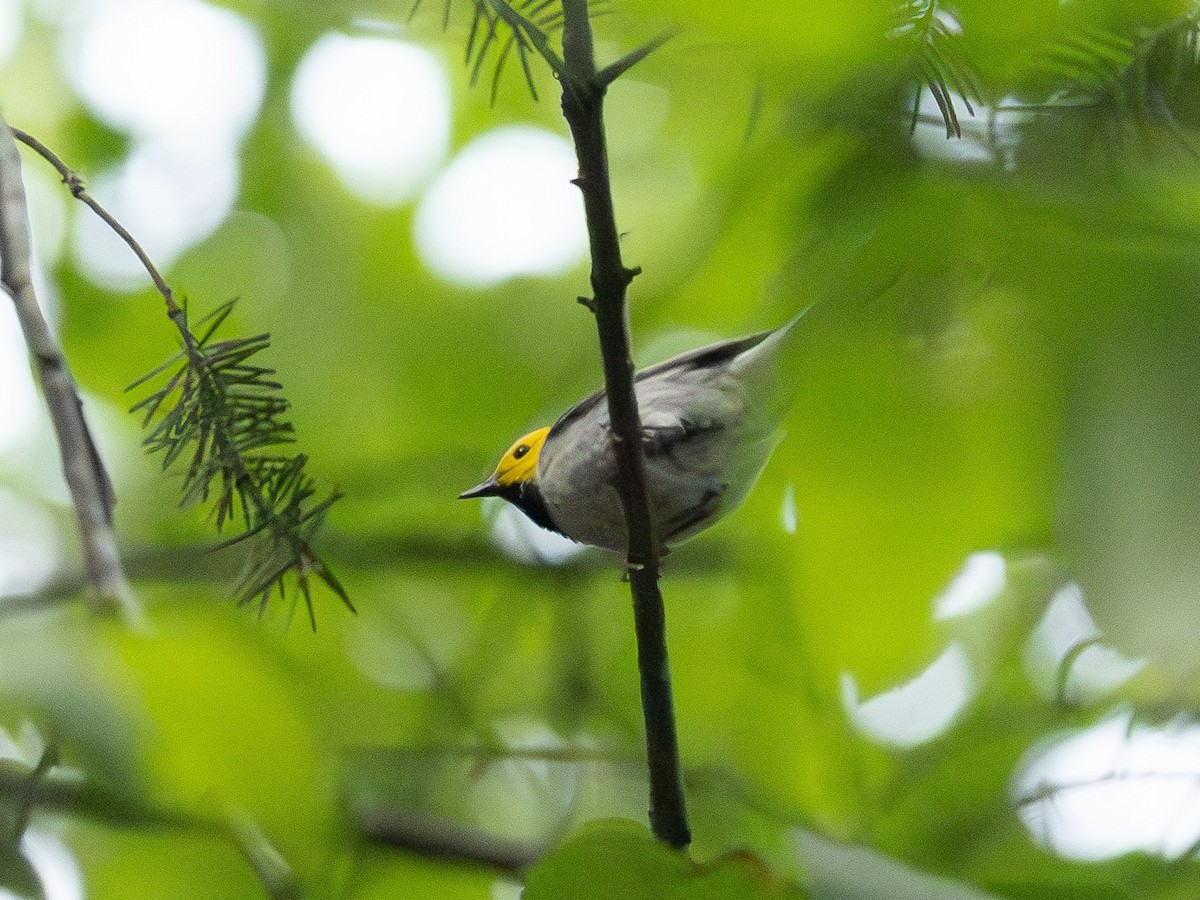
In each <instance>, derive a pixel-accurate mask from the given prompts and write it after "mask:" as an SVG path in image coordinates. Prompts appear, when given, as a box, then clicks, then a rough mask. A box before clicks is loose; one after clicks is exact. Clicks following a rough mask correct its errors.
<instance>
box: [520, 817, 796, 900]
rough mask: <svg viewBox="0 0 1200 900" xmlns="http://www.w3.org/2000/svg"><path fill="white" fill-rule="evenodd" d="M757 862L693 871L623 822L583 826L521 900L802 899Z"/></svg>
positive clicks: (538, 869) (719, 863) (734, 861)
mask: <svg viewBox="0 0 1200 900" xmlns="http://www.w3.org/2000/svg"><path fill="white" fill-rule="evenodd" d="M805 896H807V895H806V894H805V893H804V892H803V891H801V890H800V889H799V888H798V887H796V886H794V885H791V884H787V883H785V882H782V881H780V880H778V879H776V878H775V877H774V876H773V875H772V874H771V873H770V872H769V871H768V870H767V868H766V866H765V865H764V864H763V863H762V862H761V861H760V860H758V859H757V858H755V857H751V856H737V857H727V858H722V859H719V860H716V861H714V862H711V863H705V864H702V865H697V864H696V863H694V862H692V861H691V860H690V859H689V858H688V857H687V856H686V855H685V854H683V853H678V852H676V851H674V850H671V849H669V848H668V847H666V846H665V845H663V844H661V843H659V842H658V841H656V840H655V839H654V837H653V836H652V835H651V834H650V832H649V831H647V830H646V829H645V828H644V827H642V826H641V825H637V824H635V823H633V822H629V821H625V820H615V819H614V820H607V821H601V822H594V823H591V824H589V825H587V826H586V827H584V828H583V829H582V830H581V831H580V832H579V833H578V834H576V835H575V836H574V837H572V838H571V839H570V840H568V841H567V843H566V844H564V845H563V846H562V847H560V848H559V849H558V850H556V851H554V852H553V853H551V854H550V855H549V856H547V857H546V858H545V859H544V860H542V862H540V863H539V864H538V865H537V866H535V867H534V869H533V870H532V871H531V872H530V873H529V877H528V880H527V881H526V885H525V894H524V898H525V900H562V898H564V897H571V898H577V900H802V898H804V897H805Z"/></svg>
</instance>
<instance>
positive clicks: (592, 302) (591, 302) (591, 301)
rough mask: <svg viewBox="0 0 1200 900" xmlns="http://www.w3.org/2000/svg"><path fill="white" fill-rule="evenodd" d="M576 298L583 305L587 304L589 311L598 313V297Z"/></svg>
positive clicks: (593, 313)
mask: <svg viewBox="0 0 1200 900" xmlns="http://www.w3.org/2000/svg"><path fill="white" fill-rule="evenodd" d="M575 299H576V300H578V301H579V303H580V304H581V305H583V306H586V307H587V309H588V312H590V313H591V314H592V315H595V314H596V298H595V297H576V298H575Z"/></svg>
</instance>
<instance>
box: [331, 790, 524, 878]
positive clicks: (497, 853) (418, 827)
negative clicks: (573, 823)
mask: <svg viewBox="0 0 1200 900" xmlns="http://www.w3.org/2000/svg"><path fill="white" fill-rule="evenodd" d="M351 815H352V816H353V818H354V821H355V823H356V824H357V826H358V830H359V831H360V832H361V833H362V834H363V835H364V836H365V837H367V838H368V839H370V840H372V841H375V842H376V843H380V844H385V845H387V846H389V847H395V848H398V849H400V850H407V851H408V852H410V853H417V854H420V855H421V856H425V857H432V858H435V859H455V860H464V861H468V862H476V863H482V864H484V865H486V866H491V867H493V868H496V869H500V870H501V871H504V872H514V873H515V872H519V871H521V870H522V869H525V868H527V867H529V866H531V865H533V864H534V863H535V862H537V860H538V859H539V858H541V856H542V855H543V854H544V853H545V849H546V848H543V847H538V846H535V845H533V844H526V843H521V842H517V841H507V840H504V839H503V838H499V837H496V836H494V835H490V834H486V833H484V832H481V831H477V830H475V829H471V828H466V827H464V826H462V825H457V824H455V823H453V822H449V821H447V820H444V819H435V818H432V817H430V816H427V815H422V814H417V813H413V812H411V811H408V810H404V809H399V808H397V807H395V806H390V805H386V804H382V803H370V804H361V805H360V806H358V807H357V808H355V809H353V810H352V811H351Z"/></svg>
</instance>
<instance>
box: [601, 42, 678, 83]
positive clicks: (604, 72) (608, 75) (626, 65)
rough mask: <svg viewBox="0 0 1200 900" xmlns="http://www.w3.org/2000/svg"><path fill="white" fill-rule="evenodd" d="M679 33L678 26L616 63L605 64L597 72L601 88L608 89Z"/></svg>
mask: <svg viewBox="0 0 1200 900" xmlns="http://www.w3.org/2000/svg"><path fill="white" fill-rule="evenodd" d="M677 34H679V29H678V28H676V29H673V30H671V31H667V32H664V33H663V34H660V35H659V36H658V37H656V38H655V39H654V40H652V41H650V42H649V43H648V44H644V45H643V46H641V47H638V49H636V50H634V51H632V52H631V53H627V54H626V55H625V56H622V57H621V58H620V59H618V60H617V61H616V62H615V63H612V64H611V65H608V66H605V67H604V68H603V69H601V70H600V71H599V72H597V73H596V82H597V85H598V86H599V88H600V90H601V91H603V90H606V89H607V88H608V86H609V85H610V84H612V83H613V82H614V81H616V80H617V79H618V78H620V77H621V76H622V75H624V74H625V73H626V72H628V71H629V70H630V69H632V68H633V67H634V66H636V65H637V64H638V63H640V62H641V61H642V60H643V59H645V58H646V57H647V56H649V55H650V54H651V53H653V52H654V51H655V50H657V49H658V48H659V47H661V46H662V45H663V44H665V43H666V42H667V41H669V40H671V38H673V37H675V35H677Z"/></svg>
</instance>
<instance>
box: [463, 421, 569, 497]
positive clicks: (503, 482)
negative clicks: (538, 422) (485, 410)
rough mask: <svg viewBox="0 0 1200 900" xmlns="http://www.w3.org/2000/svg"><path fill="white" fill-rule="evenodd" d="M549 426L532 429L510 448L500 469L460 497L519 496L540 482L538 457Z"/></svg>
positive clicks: (548, 431) (497, 466)
mask: <svg viewBox="0 0 1200 900" xmlns="http://www.w3.org/2000/svg"><path fill="white" fill-rule="evenodd" d="M549 433H550V429H549V428H539V429H538V430H537V431H531V432H529V434H527V435H525V436H524V437H523V438H521V439H520V440H518V441H517V442H516V443H515V444H513V445H512V446H511V447H509V448H508V452H506V453H505V454H504V455H503V456H502V457H500V462H499V463H498V464H497V465H496V471H495V472H493V473H492V476H491V477H490V478H489V479H488V480H487V481H485V482H483V483H482V484H477V485H475V487H473V488H471V489H470V490H469V491H463V492H462V493H461V494H459V495H458V499H459V500H470V499H471V498H473V497H504V498H505V499H515V497H516V495H519V494H520V493H521V491H522V489H523V488H524V486H525V485H528V484H534V483H536V482H537V464H538V457H539V456H540V455H541V452H542V444H544V443H545V442H546V435H547V434H549Z"/></svg>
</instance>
